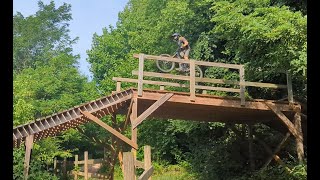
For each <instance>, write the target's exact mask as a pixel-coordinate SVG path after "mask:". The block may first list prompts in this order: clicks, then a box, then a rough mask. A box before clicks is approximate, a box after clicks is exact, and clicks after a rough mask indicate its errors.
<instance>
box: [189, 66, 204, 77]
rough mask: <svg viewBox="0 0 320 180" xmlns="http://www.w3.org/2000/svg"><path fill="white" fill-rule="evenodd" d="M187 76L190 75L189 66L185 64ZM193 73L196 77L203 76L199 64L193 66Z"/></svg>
mask: <svg viewBox="0 0 320 180" xmlns="http://www.w3.org/2000/svg"><path fill="white" fill-rule="evenodd" d="M187 68H188V69H187V72H186V73H187V76H190V68H189V64H187ZM195 71H196V72H195V75H196V77H199V78H202V77H203V72H202V70H201V68H200V67H199V66H196V67H195Z"/></svg>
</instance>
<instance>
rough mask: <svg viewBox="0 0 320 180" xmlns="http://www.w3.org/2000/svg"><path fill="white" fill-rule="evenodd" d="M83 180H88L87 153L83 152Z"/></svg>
mask: <svg viewBox="0 0 320 180" xmlns="http://www.w3.org/2000/svg"><path fill="white" fill-rule="evenodd" d="M84 179H85V180H88V151H85V152H84Z"/></svg>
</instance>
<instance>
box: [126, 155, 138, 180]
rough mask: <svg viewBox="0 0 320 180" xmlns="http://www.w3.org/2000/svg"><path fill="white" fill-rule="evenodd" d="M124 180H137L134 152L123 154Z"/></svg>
mask: <svg viewBox="0 0 320 180" xmlns="http://www.w3.org/2000/svg"><path fill="white" fill-rule="evenodd" d="M123 168H124V174H123V177H124V180H135V167H134V157H133V153H132V152H124V153H123Z"/></svg>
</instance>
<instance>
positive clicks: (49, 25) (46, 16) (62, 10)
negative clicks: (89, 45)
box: [13, 1, 77, 73]
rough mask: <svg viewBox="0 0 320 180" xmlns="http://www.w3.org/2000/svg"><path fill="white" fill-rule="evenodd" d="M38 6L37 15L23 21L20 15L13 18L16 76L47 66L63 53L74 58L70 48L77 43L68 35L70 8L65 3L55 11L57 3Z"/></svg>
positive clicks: (52, 2)
mask: <svg viewBox="0 0 320 180" xmlns="http://www.w3.org/2000/svg"><path fill="white" fill-rule="evenodd" d="M38 6H39V10H38V11H37V12H36V14H35V15H31V16H28V17H24V16H23V15H22V14H21V13H20V12H18V13H17V14H15V15H13V72H14V73H15V72H20V71H21V70H23V69H25V68H28V67H35V66H36V65H37V64H38V63H40V64H45V63H47V62H48V61H49V60H50V59H51V58H52V57H54V56H56V55H58V54H60V53H67V54H71V52H72V48H71V45H72V44H74V43H75V42H76V40H77V38H75V39H71V38H70V36H69V34H68V33H69V29H68V26H69V24H68V21H70V20H71V19H72V17H71V13H70V11H71V5H68V4H66V3H64V4H63V5H62V6H60V7H58V8H55V3H54V1H51V2H50V4H48V5H45V4H44V3H43V2H42V1H38Z"/></svg>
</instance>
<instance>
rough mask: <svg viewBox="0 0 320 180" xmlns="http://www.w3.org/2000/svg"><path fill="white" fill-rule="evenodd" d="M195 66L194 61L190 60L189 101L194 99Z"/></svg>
mask: <svg viewBox="0 0 320 180" xmlns="http://www.w3.org/2000/svg"><path fill="white" fill-rule="evenodd" d="M195 69H196V66H195V64H194V60H190V77H189V78H190V101H193V102H194V101H195V99H196V87H195V86H196V81H195V77H196V71H195Z"/></svg>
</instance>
